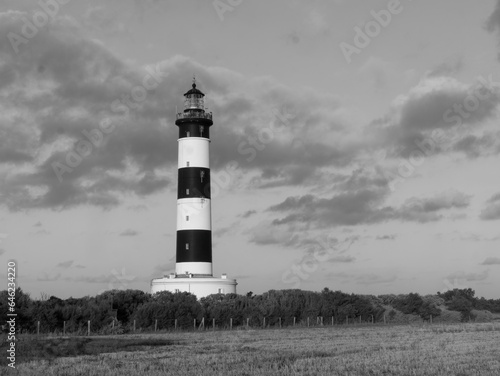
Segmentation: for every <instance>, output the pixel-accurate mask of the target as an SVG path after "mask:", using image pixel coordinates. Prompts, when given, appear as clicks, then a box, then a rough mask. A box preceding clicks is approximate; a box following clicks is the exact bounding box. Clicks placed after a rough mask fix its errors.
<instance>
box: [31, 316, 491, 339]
mask: <svg viewBox="0 0 500 376" xmlns="http://www.w3.org/2000/svg"><path fill="white" fill-rule="evenodd" d="M370 316H371V317H369V319H368V320H364V321H363V320H362V317H361V316H360V317H355V318H352V317H348V316H346V317H345V318H344V319H340V318H337V317H335V316H330V317H328V318H325V317H323V316H317V317H315V318H311V317H307V318H304V319H302V320H300V321H299V320H297V318H296V317H291V318H288V319H285V318H282V317H278V318H276V317H268V318H266V317H259V318H255V317H253V318H252V317H247V318H246V320H244V321H243V323H241V322H240V324H239V325H234V320H233V318H229V319H228V320H219V321H217V320H216V319H215V318H212V319H207V320H205V318H202V319H201V320H199V319H193V324H192V327H191V328H188V327H185V326H184V327H181V326H180V325H179V320H178V319H171V320H167V321H168V324H167V325H163V327H162V326H160V325H159V322H158V319H155V320H154V325H151V326H147V327H145V328H143V327H138V326H137V325H136V324H137V322H136V320H133V321H132V322H131V323H129V325H128V326H127V327H123V326H121V323H120V322H118V321H117V320H116V319H113V320H112V322H111V323H110V324H109V325H107V326H106V327H105V328H100V329H97V330H92V329H91V328H92V325H91V324H92V322H91V320H87V322H86V325H85V326H84V329H83V326H82V325H81V323H80V325H79V327H78V329H77V330H76V331H75V330H73V331H71V330H68V328H67V324H66V323H67V321H64V322H63V325H62V328H61V330H60V331H58V330H56V331H48V332H45V333H43V331H41V330H40V327H41V322H40V321H37V323H36V334H37V335H40V334H49V333H50V334H56V335H64V336H66V335H87V336H90V335H99V334H122V333H125V332H128V333H138V332H158V331H202V330H207V331H208V330H212V331H215V330H234V329H237V330H241V329H246V330H249V329H281V328H295V327H302V328H304V327H307V328H309V327H326V326H331V327H333V326H340V325H343V326H349V325H353V326H373V325H379V326H380V325H394V324H396V323H392V322H390V321H389V320H388V319H387V318H386V317H385V315H384V317H383V321H381V322H375V321H374V317H373V315H370ZM184 322H185V320H184ZM470 322H472V321H470ZM421 323H422V324H428V325H433V322H432V316H431V317H430V320H429V321H427V322H426V321H423V320H422V322H421ZM484 323H485V324H491V330H493V331H495V330H500V325H498V327H497V323H495V322H493V321H492V322H490V323H489V322H484ZM448 324H455V325H456V323H448ZM438 325H444V323H441V324H435V326H438Z"/></svg>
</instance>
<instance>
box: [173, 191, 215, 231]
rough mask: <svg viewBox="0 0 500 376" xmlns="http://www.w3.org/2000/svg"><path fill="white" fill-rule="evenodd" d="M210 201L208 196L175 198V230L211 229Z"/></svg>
mask: <svg viewBox="0 0 500 376" xmlns="http://www.w3.org/2000/svg"><path fill="white" fill-rule="evenodd" d="M210 205H211V201H210V199H208V198H199V197H194V198H182V199H179V200H177V231H179V230H211V229H212V221H211V215H210Z"/></svg>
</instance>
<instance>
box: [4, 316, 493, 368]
mask: <svg viewBox="0 0 500 376" xmlns="http://www.w3.org/2000/svg"><path fill="white" fill-rule="evenodd" d="M493 329H495V330H493ZM4 347H5V346H3V344H2V352H4V351H5V350H4ZM17 352H18V353H17V369H16V370H12V369H7V367H6V366H5V363H4V364H3V365H2V368H3V369H1V370H0V374H20V375H23V376H31V375H36V376H38V375H60V376H71V375H110V376H114V375H116V376H118V375H119V376H128V375H133V376H137V375H153V376H155V375H158V376H159V375H196V376H200V375H207V376H209V375H242V376H243V375H342V376H346V375H397V376H402V375H429V376H431V375H432V376H439V375H454V376H472V375H481V376H486V375H491V376H493V375H495V376H498V375H500V325H499V324H498V323H497V324H496V327H494V326H493V325H492V324H460V325H459V324H456V325H433V326H429V325H426V326H347V327H346V326H335V327H328V326H325V327H315V328H293V329H268V330H260V329H259V330H233V331H215V332H212V331H204V332H170V333H155V334H136V335H122V336H107V337H70V338H62V337H52V338H50V337H45V338H40V339H36V338H34V337H33V336H32V337H31V338H24V340H23V338H22V337H21V341H19V342H18V349H17ZM83 354H86V355H83Z"/></svg>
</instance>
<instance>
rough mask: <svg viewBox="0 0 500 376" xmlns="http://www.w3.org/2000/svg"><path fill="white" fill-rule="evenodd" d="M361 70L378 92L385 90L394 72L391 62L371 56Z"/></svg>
mask: <svg viewBox="0 0 500 376" xmlns="http://www.w3.org/2000/svg"><path fill="white" fill-rule="evenodd" d="M359 70H360V73H361V74H363V75H364V76H366V77H368V79H369V80H370V81H371V82H372V86H373V87H374V88H375V89H377V90H380V89H383V88H384V87H385V86H386V85H387V81H388V80H389V78H390V77H391V74H392V73H393V71H394V69H393V67H392V64H391V63H390V62H388V61H385V60H383V59H381V58H378V57H374V56H370V57H369V58H368V60H367V61H366V62H365V63H364V64H363V65H362V66H361V68H360V69H359Z"/></svg>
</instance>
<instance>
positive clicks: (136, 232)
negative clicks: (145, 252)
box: [120, 229, 139, 236]
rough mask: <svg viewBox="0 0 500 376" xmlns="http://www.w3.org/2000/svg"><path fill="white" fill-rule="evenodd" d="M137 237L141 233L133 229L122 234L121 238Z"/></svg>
mask: <svg viewBox="0 0 500 376" xmlns="http://www.w3.org/2000/svg"><path fill="white" fill-rule="evenodd" d="M137 235H139V232H138V231H136V230H131V229H127V230H125V231H123V232H122V233H120V236H137Z"/></svg>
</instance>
